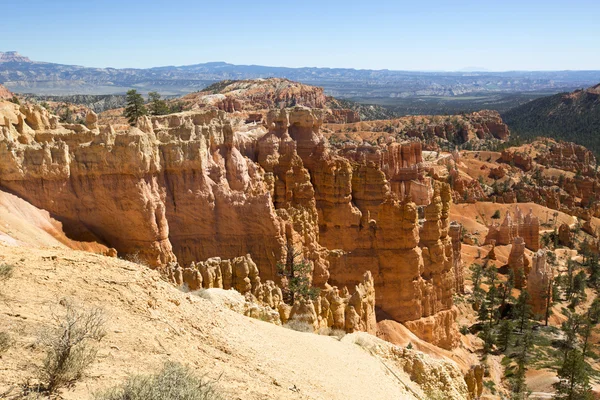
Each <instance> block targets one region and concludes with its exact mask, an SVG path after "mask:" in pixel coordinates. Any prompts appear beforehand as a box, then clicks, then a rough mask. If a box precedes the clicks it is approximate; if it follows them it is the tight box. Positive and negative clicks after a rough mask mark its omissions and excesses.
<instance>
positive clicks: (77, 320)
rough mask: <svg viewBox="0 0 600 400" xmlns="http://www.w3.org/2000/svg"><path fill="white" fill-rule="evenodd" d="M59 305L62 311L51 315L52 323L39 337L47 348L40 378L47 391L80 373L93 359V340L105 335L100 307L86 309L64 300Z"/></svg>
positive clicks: (74, 379)
mask: <svg viewBox="0 0 600 400" xmlns="http://www.w3.org/2000/svg"><path fill="white" fill-rule="evenodd" d="M60 304H62V305H63V306H64V308H65V310H64V313H63V314H62V315H53V319H54V326H52V327H50V328H48V329H47V330H45V331H43V332H42V334H41V337H40V342H41V343H42V344H43V345H44V346H46V348H47V350H46V358H45V360H44V364H43V366H42V367H41V370H40V375H41V376H40V378H41V380H42V382H44V384H45V385H46V386H45V389H46V390H47V391H48V392H50V393H53V392H55V391H56V390H57V389H59V388H61V387H64V386H67V385H68V384H70V383H72V382H74V381H76V380H78V379H80V378H81V377H82V376H83V374H84V372H85V370H86V368H87V367H88V366H89V365H90V364H91V363H92V362H93V361H94V359H95V358H96V353H97V348H96V343H97V342H99V341H100V340H102V338H103V337H104V335H105V331H104V325H105V318H104V313H103V312H102V310H100V309H98V308H92V309H86V308H83V307H80V306H77V305H75V304H74V303H72V302H71V301H69V300H64V299H63V300H61V302H60Z"/></svg>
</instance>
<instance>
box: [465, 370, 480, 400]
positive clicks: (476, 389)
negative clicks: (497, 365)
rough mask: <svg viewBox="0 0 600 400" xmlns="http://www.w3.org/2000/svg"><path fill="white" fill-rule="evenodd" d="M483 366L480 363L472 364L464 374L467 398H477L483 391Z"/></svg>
mask: <svg viewBox="0 0 600 400" xmlns="http://www.w3.org/2000/svg"><path fill="white" fill-rule="evenodd" d="M484 369H485V367H484V366H483V365H481V364H479V365H473V366H472V367H471V369H469V371H468V372H467V373H466V375H465V382H466V383H467V388H468V390H469V399H479V398H480V397H481V395H482V393H483V374H484Z"/></svg>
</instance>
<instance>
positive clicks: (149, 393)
mask: <svg viewBox="0 0 600 400" xmlns="http://www.w3.org/2000/svg"><path fill="white" fill-rule="evenodd" d="M94 398H95V399H96V400H219V399H222V397H221V395H220V394H219V392H218V390H217V388H216V387H215V385H214V382H212V381H210V380H208V379H207V378H206V377H197V376H196V375H195V374H194V371H192V370H191V369H190V368H188V367H186V366H183V365H181V364H178V363H174V362H167V363H165V365H164V367H163V368H162V370H161V371H160V372H158V373H156V374H154V375H135V376H131V377H129V378H128V379H127V381H126V382H125V383H124V384H123V385H121V386H118V387H116V388H112V389H110V390H108V391H106V392H104V393H99V394H96V395H95V396H94Z"/></svg>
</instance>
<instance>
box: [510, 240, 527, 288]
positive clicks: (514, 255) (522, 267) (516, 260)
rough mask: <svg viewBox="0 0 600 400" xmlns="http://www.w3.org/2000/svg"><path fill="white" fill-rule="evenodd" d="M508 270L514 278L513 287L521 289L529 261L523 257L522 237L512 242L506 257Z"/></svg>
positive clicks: (524, 281) (523, 241)
mask: <svg viewBox="0 0 600 400" xmlns="http://www.w3.org/2000/svg"><path fill="white" fill-rule="evenodd" d="M508 268H510V270H511V271H512V272H513V274H514V277H515V287H516V288H517V289H522V288H523V286H525V283H526V279H527V276H528V274H529V268H530V265H529V259H528V258H527V257H526V256H525V240H523V238H522V237H518V236H517V237H515V238H514V240H513V242H512V247H511V249H510V254H509V256H508Z"/></svg>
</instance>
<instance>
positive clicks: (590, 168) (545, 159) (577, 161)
mask: <svg viewBox="0 0 600 400" xmlns="http://www.w3.org/2000/svg"><path fill="white" fill-rule="evenodd" d="M536 162H538V163H540V164H543V165H546V166H548V167H554V168H558V169H562V170H565V171H571V172H576V173H577V172H578V173H580V174H582V175H590V174H593V173H594V172H595V168H594V166H595V165H596V157H595V156H594V153H592V152H591V151H590V150H588V149H586V148H585V147H583V146H580V145H577V144H575V143H567V142H557V143H555V144H554V145H552V146H551V147H550V149H549V151H547V152H543V153H541V154H539V155H538V156H537V157H536Z"/></svg>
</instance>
